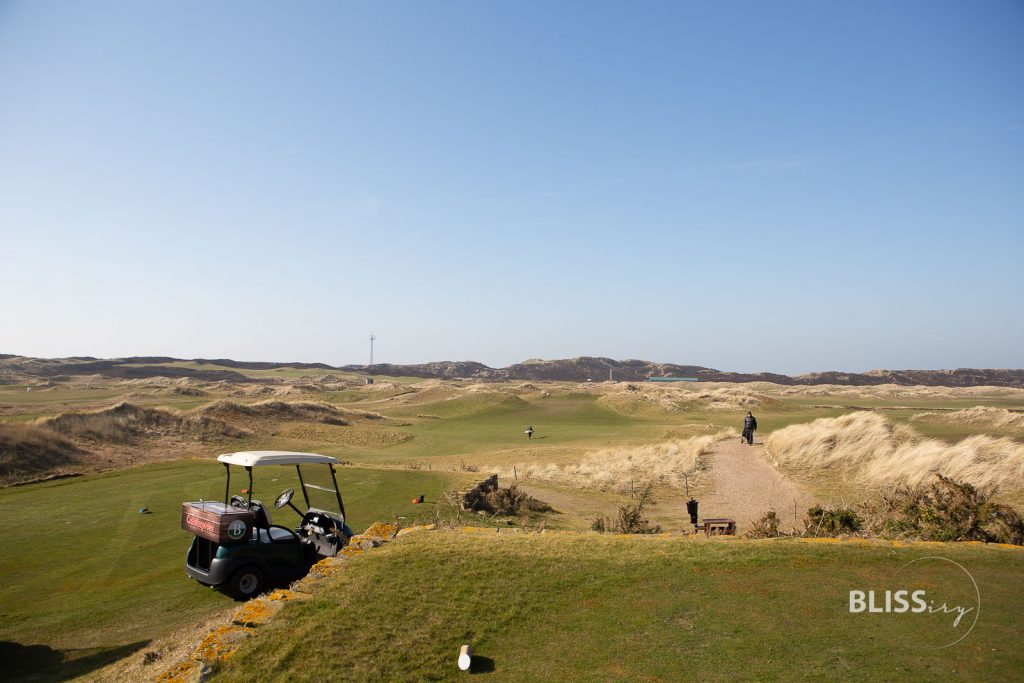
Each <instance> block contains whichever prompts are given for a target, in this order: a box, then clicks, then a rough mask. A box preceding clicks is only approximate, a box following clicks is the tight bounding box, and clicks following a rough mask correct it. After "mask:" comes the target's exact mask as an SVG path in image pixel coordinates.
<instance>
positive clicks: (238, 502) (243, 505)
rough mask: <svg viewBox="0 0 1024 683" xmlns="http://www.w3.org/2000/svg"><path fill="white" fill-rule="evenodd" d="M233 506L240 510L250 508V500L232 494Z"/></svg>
mask: <svg viewBox="0 0 1024 683" xmlns="http://www.w3.org/2000/svg"><path fill="white" fill-rule="evenodd" d="M231 507H233V508H236V509H238V510H248V509H249V502H248V501H247V500H246V499H245V498H242V497H241V496H231Z"/></svg>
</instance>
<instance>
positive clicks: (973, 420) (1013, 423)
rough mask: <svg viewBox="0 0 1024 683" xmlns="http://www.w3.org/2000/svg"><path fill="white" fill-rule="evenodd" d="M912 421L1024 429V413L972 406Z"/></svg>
mask: <svg viewBox="0 0 1024 683" xmlns="http://www.w3.org/2000/svg"><path fill="white" fill-rule="evenodd" d="M913 419H914V420H927V421H930V422H950V423H958V424H971V425H986V426H990V427H1000V428H1003V429H1024V413H1015V412H1011V411H1009V410H1007V409H1006V408H992V407H990V406H974V407H973V408H967V409H965V410H951V411H949V412H944V413H919V414H917V415H915V416H914V417H913Z"/></svg>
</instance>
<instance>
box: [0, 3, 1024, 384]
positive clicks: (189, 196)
mask: <svg viewBox="0 0 1024 683" xmlns="http://www.w3.org/2000/svg"><path fill="white" fill-rule="evenodd" d="M0 237H2V240H0V249H2V253H3V258H2V265H0V286H2V291H3V309H2V310H3V313H2V317H0V352H5V353H19V354H25V355H37V356H65V355H93V356H104V357H110V356H125V355H173V356H183V357H197V356H202V357H230V358H235V359H239V360H281V361H283V360H302V361H323V362H328V363H332V364H340V363H350V362H359V363H361V362H366V361H367V356H368V346H369V344H368V340H367V337H368V336H369V334H370V332H371V331H373V332H374V333H375V334H376V335H377V337H378V341H377V346H376V349H377V354H376V360H377V361H378V362H395V363H405V362H424V361H430V360H478V361H481V362H484V363H487V364H490V365H505V364H508V363H512V362H517V361H520V360H523V359H525V358H531V357H542V358H563V357H570V356H578V355H604V356H610V357H614V358H641V359H645V360H656V361H667V362H677V363H689V364H697V365H705V366H711V367H717V368H721V369H727V370H738V371H756V370H768V371H777V372H787V373H795V372H805V371H813V370H825V369H841V370H850V371H862V370H867V369H870V368H874V367H887V368H949V367H964V366H972V367H1018V368H1019V367H1022V366H1024V353H1022V349H1024V3H1022V2H1020V1H1019V0H1003V1H999V0H987V1H985V2H961V1H957V2H936V1H931V0H929V1H924V2H912V1H908V0H901V1H900V2H891V1H890V0H884V1H875V2H872V1H867V2H864V1H862V2H817V1H813V2H763V1H760V0H759V1H757V2H710V1H709V2H700V3H683V2H666V3H655V2H639V3H633V2H616V3H601V2H593V1H591V0H587V1H585V2H561V1H560V2H540V1H537V2H519V1H517V2H511V1H509V2H496V1H495V2H492V1H488V2H480V1H479V0H472V1H467V2H447V1H445V2H440V1H431V2H388V3H365V2H361V3H355V2H299V3H285V2H273V3H271V2H252V1H248V0H247V1H246V2H225V1H218V2H206V1H203V2H184V1H175V2H163V1H162V2H140V1H138V0H131V1H125V2H79V3H74V2H64V1H56V2H49V1H46V0H31V1H25V2H11V1H6V2H5V1H2V0H0Z"/></svg>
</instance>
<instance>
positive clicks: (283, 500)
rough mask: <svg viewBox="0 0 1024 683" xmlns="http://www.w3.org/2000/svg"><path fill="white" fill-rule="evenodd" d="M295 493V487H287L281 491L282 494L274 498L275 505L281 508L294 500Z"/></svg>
mask: <svg viewBox="0 0 1024 683" xmlns="http://www.w3.org/2000/svg"><path fill="white" fill-rule="evenodd" d="M294 495H295V489H285V490H284V491H281V495H279V496H278V497H277V498H275V499H274V507H275V508H277V509H278V510H280V509H281V508H283V507H284V506H285V505H287V504H288V503H290V502H292V496H294Z"/></svg>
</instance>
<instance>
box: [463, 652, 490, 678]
mask: <svg viewBox="0 0 1024 683" xmlns="http://www.w3.org/2000/svg"><path fill="white" fill-rule="evenodd" d="M492 671H494V660H493V659H491V658H490V657H481V656H479V655H473V659H471V660H470V661H469V673H471V674H489V673H491V672H492Z"/></svg>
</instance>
